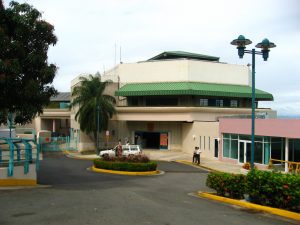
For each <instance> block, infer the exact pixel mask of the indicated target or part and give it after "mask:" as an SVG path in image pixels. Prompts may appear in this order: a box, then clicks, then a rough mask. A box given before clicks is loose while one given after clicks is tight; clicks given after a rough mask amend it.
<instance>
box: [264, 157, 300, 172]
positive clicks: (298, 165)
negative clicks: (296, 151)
mask: <svg viewBox="0 0 300 225" xmlns="http://www.w3.org/2000/svg"><path fill="white" fill-rule="evenodd" d="M286 163H287V164H288V172H291V173H297V174H300V162H292V161H285V160H279V159H270V162H269V167H270V168H273V169H274V168H276V169H278V170H283V171H284V167H285V164H286Z"/></svg>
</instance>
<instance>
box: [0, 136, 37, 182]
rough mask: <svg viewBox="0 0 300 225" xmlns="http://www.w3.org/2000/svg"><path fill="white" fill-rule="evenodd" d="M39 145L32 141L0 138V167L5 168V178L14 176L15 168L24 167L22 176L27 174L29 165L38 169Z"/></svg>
mask: <svg viewBox="0 0 300 225" xmlns="http://www.w3.org/2000/svg"><path fill="white" fill-rule="evenodd" d="M39 153H40V149H39V145H38V144H37V143H36V142H35V140H34V139H22V138H0V167H7V176H8V177H12V176H13V175H14V168H15V166H24V174H27V173H28V172H29V164H33V163H35V164H36V170H38V168H39Z"/></svg>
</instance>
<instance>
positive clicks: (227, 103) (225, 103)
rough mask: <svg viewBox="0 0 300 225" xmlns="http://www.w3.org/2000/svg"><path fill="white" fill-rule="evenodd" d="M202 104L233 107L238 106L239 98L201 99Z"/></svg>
mask: <svg viewBox="0 0 300 225" xmlns="http://www.w3.org/2000/svg"><path fill="white" fill-rule="evenodd" d="M200 106H204V107H205V106H217V107H224V106H229V107H232V108H236V107H238V100H228V101H224V100H223V99H206V98H201V99H200Z"/></svg>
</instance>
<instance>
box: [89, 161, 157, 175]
mask: <svg viewBox="0 0 300 225" xmlns="http://www.w3.org/2000/svg"><path fill="white" fill-rule="evenodd" d="M94 166H95V167H96V168H99V169H106V170H118V171H129V172H146V171H155V170H156V167H157V163H156V162H153V161H150V162H147V163H132V162H118V161H104V160H102V159H95V160H94Z"/></svg>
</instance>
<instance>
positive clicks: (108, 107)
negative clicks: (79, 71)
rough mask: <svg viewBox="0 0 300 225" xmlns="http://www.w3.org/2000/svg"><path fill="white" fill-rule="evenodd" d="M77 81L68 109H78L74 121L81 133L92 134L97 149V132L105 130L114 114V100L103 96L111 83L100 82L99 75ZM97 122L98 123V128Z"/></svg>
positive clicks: (105, 95)
mask: <svg viewBox="0 0 300 225" xmlns="http://www.w3.org/2000/svg"><path fill="white" fill-rule="evenodd" d="M79 80H80V81H81V83H80V85H78V86H76V87H74V89H73V90H72V94H71V95H72V98H73V100H72V102H71V105H70V107H75V106H78V107H79V109H78V111H77V112H76V115H75V120H76V121H77V122H78V123H79V124H80V130H81V131H83V132H85V133H86V134H90V133H93V136H94V139H95V140H96V143H97V144H96V147H97V148H98V138H97V134H98V132H97V131H99V132H101V131H103V130H106V129H107V125H108V121H109V119H110V118H111V117H112V116H113V114H114V113H115V112H116V109H115V103H116V100H115V98H114V97H113V96H111V95H107V94H104V90H105V88H106V87H107V86H108V85H109V84H111V83H112V81H110V80H107V81H104V82H102V81H101V77H100V74H99V75H97V74H96V75H95V76H93V75H89V76H88V77H80V78H79ZM98 120H99V121H98ZM97 122H99V124H98V126H97ZM97 150H98V149H97Z"/></svg>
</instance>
